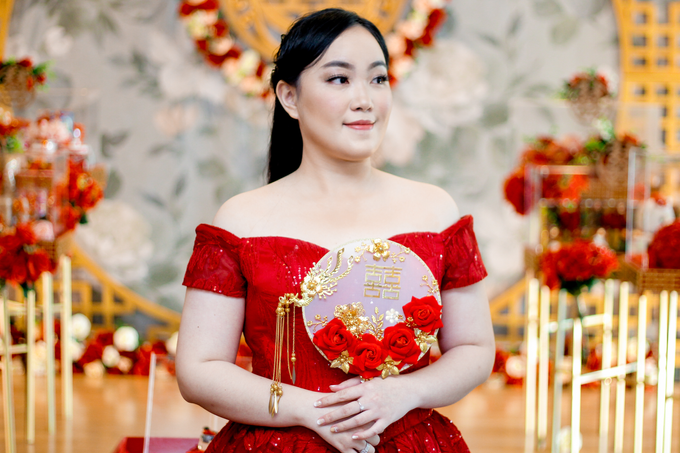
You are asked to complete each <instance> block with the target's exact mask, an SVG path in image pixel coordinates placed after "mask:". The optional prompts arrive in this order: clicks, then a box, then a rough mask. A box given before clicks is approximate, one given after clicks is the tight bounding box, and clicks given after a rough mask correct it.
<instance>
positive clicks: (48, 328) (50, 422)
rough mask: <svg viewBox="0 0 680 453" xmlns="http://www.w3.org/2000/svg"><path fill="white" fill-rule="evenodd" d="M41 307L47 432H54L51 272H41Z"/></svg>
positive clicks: (55, 412)
mask: <svg viewBox="0 0 680 453" xmlns="http://www.w3.org/2000/svg"><path fill="white" fill-rule="evenodd" d="M42 291H43V294H42V305H43V306H42V309H43V324H44V329H45V344H46V345H47V364H46V366H45V374H46V375H47V432H49V433H50V434H54V433H55V431H56V429H57V404H56V396H55V383H54V381H55V379H56V376H55V375H56V372H55V364H54V312H53V308H54V288H53V284H52V274H51V273H49V272H43V274H42Z"/></svg>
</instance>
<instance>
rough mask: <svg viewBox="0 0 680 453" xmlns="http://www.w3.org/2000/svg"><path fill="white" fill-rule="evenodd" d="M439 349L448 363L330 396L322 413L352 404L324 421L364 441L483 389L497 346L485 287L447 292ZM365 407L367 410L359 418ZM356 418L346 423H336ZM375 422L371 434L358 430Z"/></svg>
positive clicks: (353, 383)
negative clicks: (418, 411) (421, 411)
mask: <svg viewBox="0 0 680 453" xmlns="http://www.w3.org/2000/svg"><path fill="white" fill-rule="evenodd" d="M442 304H443V310H442V321H443V323H444V327H442V328H441V329H440V330H439V347H440V349H441V350H442V357H441V358H440V359H439V360H437V361H436V362H435V363H433V364H431V365H429V366H427V367H425V368H422V369H420V370H418V371H415V372H413V373H408V374H404V375H401V376H397V377H389V378H387V379H384V380H383V379H379V378H375V379H373V380H371V381H368V382H365V383H363V384H361V385H357V384H359V383H360V381H359V379H356V378H355V379H350V380H348V381H346V382H344V383H342V384H340V385H338V386H336V387H335V388H333V387H332V390H334V391H335V392H336V393H334V394H333V395H329V396H325V397H323V398H321V399H320V400H319V402H318V405H317V407H328V406H330V405H336V404H338V403H346V404H345V405H344V406H342V407H341V408H339V409H337V410H335V411H333V412H331V413H329V414H328V415H326V416H325V417H323V423H324V425H331V430H333V431H337V432H344V431H354V432H356V436H357V438H359V439H365V438H367V437H370V436H373V435H375V434H379V433H381V432H382V431H383V430H384V429H385V428H386V427H387V426H388V425H389V424H391V423H392V422H394V421H396V420H398V419H399V418H401V417H403V416H404V415H405V414H406V413H407V412H408V411H410V410H411V409H414V408H426V409H429V408H435V407H443V406H448V405H450V404H453V403H455V402H456V401H458V400H460V399H461V398H463V397H464V396H465V395H467V394H468V393H469V392H470V391H471V390H472V389H474V388H475V387H477V386H478V385H479V384H481V383H483V382H484V381H485V380H486V379H487V378H488V377H489V374H490V373H491V370H492V367H493V361H494V353H495V343H494V336H493V327H492V324H491V315H490V313H489V303H488V300H487V297H486V295H485V293H484V290H483V288H482V285H481V283H476V284H474V285H470V286H467V287H464V288H457V289H451V290H447V291H444V292H442ZM356 401H359V402H360V404H361V406H362V407H364V408H365V409H364V410H363V411H362V412H359V410H358V408H359V407H360V406H359V404H357V403H356ZM346 417H351V418H349V419H347V420H345V421H343V422H341V423H336V422H337V421H339V420H342V419H344V418H346ZM371 422H375V424H374V425H373V426H372V427H371V428H370V429H368V430H363V431H361V430H358V429H357V428H358V427H360V426H363V425H365V424H367V423H371Z"/></svg>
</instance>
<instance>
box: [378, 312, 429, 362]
mask: <svg viewBox="0 0 680 453" xmlns="http://www.w3.org/2000/svg"><path fill="white" fill-rule="evenodd" d="M382 342H383V347H384V348H385V349H387V350H389V356H390V357H392V360H394V361H396V362H398V361H401V362H402V363H401V364H399V366H398V367H399V369H401V368H403V367H404V365H405V364H407V363H408V364H411V365H413V364H415V363H416V362H417V361H418V357H420V352H421V351H420V347H419V346H418V343H416V336H415V334H414V333H413V329H411V328H410V327H408V326H407V325H406V324H405V323H403V322H400V323H399V324H396V325H394V326H392V327H388V328H387V329H385V336H384V337H383V341H382Z"/></svg>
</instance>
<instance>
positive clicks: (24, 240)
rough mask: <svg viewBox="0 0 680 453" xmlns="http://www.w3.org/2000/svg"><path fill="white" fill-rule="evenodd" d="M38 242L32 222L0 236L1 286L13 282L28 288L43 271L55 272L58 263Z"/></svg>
mask: <svg viewBox="0 0 680 453" xmlns="http://www.w3.org/2000/svg"><path fill="white" fill-rule="evenodd" d="M37 244H38V238H37V237H36V235H35V233H34V232H33V229H32V227H31V225H30V224H19V225H17V226H16V228H15V229H14V231H10V232H9V233H4V234H3V235H1V236H0V286H1V285H4V284H5V282H11V283H14V284H17V285H21V287H22V288H24V290H28V289H30V288H32V286H33V284H34V283H35V282H36V281H37V280H38V278H39V277H40V275H41V274H42V273H43V272H54V270H55V269H56V267H57V266H56V263H55V262H53V261H52V259H51V258H50V256H49V255H48V254H47V252H46V251H45V250H43V249H41V248H40V247H39V246H38V245H37Z"/></svg>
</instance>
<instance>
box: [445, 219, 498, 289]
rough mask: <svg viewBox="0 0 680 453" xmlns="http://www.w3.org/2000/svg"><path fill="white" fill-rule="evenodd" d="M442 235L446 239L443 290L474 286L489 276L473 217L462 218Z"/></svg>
mask: <svg viewBox="0 0 680 453" xmlns="http://www.w3.org/2000/svg"><path fill="white" fill-rule="evenodd" d="M441 234H442V236H443V239H444V275H443V277H442V290H447V289H452V288H460V287H463V286H468V285H472V284H473V283H477V282H479V281H481V280H482V279H483V278H484V277H486V276H487V272H486V268H485V267H484V263H483V262H482V255H481V254H480V253H479V247H478V246H477V238H476V237H475V232H474V230H473V221H472V216H469V215H467V216H465V217H462V218H461V219H460V220H459V221H458V222H456V223H455V224H453V225H452V226H450V227H449V228H447V229H446V230H444V231H443V232H442V233H441Z"/></svg>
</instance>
